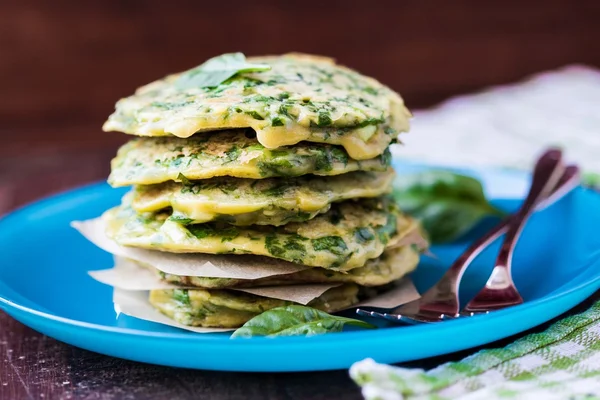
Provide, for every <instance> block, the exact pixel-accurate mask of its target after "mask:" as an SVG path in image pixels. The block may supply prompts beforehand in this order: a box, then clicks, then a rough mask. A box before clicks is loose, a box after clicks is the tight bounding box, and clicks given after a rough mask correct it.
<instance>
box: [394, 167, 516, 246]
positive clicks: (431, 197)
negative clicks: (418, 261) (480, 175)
mask: <svg viewBox="0 0 600 400" xmlns="http://www.w3.org/2000/svg"><path fill="white" fill-rule="evenodd" d="M392 194H393V196H394V198H395V200H396V201H397V202H398V204H399V206H400V208H401V209H402V211H404V212H406V213H407V214H409V215H411V216H413V217H415V218H417V219H419V220H421V223H422V224H423V228H425V230H426V231H427V233H428V235H429V239H430V240H431V241H432V242H433V243H443V242H449V241H452V240H454V239H457V238H459V237H460V236H462V235H463V234H465V233H466V232H468V231H469V230H470V229H471V228H472V227H473V226H475V224H477V222H479V221H480V220H481V219H482V218H484V217H486V216H504V215H506V213H504V212H503V211H501V210H499V209H497V208H496V207H494V206H492V205H491V204H490V203H489V202H488V201H487V199H486V198H485V194H484V193H483V187H482V185H481V183H480V182H479V181H478V180H477V179H475V178H473V177H470V176H465V175H460V174H456V173H453V172H449V171H426V172H421V173H417V174H411V175H401V176H399V177H398V178H397V179H396V181H395V182H394V189H393V192H392Z"/></svg>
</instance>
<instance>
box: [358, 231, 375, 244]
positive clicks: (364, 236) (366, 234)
mask: <svg viewBox="0 0 600 400" xmlns="http://www.w3.org/2000/svg"><path fill="white" fill-rule="evenodd" d="M354 236H355V237H356V239H358V240H359V241H360V242H361V243H365V242H368V241H370V240H373V239H375V235H373V232H371V230H370V229H368V228H358V229H357V230H356V231H355V232H354Z"/></svg>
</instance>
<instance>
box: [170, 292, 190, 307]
mask: <svg viewBox="0 0 600 400" xmlns="http://www.w3.org/2000/svg"><path fill="white" fill-rule="evenodd" d="M173 300H175V301H177V302H179V303H181V304H183V305H186V306H189V305H190V295H189V293H188V291H187V290H186V289H173Z"/></svg>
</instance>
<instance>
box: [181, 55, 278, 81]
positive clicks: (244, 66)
mask: <svg viewBox="0 0 600 400" xmlns="http://www.w3.org/2000/svg"><path fill="white" fill-rule="evenodd" d="M270 69H271V67H270V66H269V65H267V64H252V63H249V62H247V61H246V56H245V55H244V54H242V53H228V54H222V55H220V56H217V57H214V58H211V59H210V60H208V61H206V62H205V63H204V64H202V65H199V66H197V67H196V68H192V69H190V70H188V71H186V72H184V73H182V74H181V75H180V76H179V78H178V79H177V81H176V82H175V85H176V86H177V87H178V88H179V89H189V88H195V87H196V88H198V87H200V88H210V87H215V86H219V85H220V84H221V83H223V82H224V81H226V80H227V79H229V78H231V77H232V76H234V75H236V74H240V73H244V72H260V71H268V70H270Z"/></svg>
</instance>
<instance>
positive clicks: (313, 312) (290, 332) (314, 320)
mask: <svg viewBox="0 0 600 400" xmlns="http://www.w3.org/2000/svg"><path fill="white" fill-rule="evenodd" d="M345 324H349V325H355V326H360V327H362V328H376V327H375V326H374V325H371V324H369V323H367V322H364V321H360V320H357V319H352V318H344V317H338V316H335V315H330V314H327V313H326V312H324V311H320V310H317V309H314V308H311V307H306V306H299V305H290V306H285V307H277V308H272V309H270V310H268V311H265V312H263V313H262V314H260V315H257V316H256V317H254V318H252V319H251V320H250V321H248V322H246V323H245V324H244V326H242V327H241V328H239V329H238V330H236V331H235V332H233V334H232V335H231V338H238V337H253V336H268V337H274V336H313V335H322V334H324V333H329V332H341V330H342V329H343V327H344V325H345Z"/></svg>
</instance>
